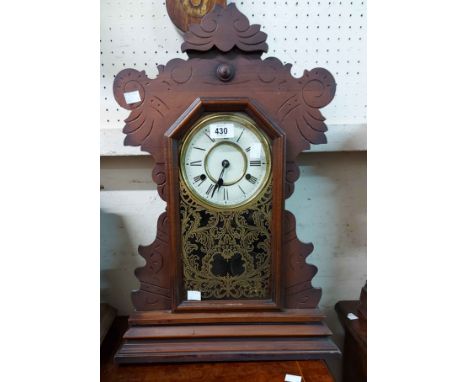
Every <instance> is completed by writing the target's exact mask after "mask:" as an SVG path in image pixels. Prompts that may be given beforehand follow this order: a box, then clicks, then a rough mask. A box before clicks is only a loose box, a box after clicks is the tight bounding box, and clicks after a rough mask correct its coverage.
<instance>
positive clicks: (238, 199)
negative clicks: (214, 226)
mask: <svg viewBox="0 0 468 382" xmlns="http://www.w3.org/2000/svg"><path fill="white" fill-rule="evenodd" d="M180 168H181V173H182V179H183V181H184V182H185V184H186V185H187V186H188V189H189V190H190V192H191V193H192V194H193V196H194V197H195V198H196V199H197V200H198V201H199V202H201V203H202V204H205V205H208V206H214V207H217V208H221V209H229V208H234V207H240V206H242V205H244V204H247V203H249V202H251V201H253V200H255V198H256V197H257V196H258V195H259V193H260V192H261V191H262V189H263V188H264V187H265V185H266V184H267V181H268V179H269V177H270V169H271V154H270V144H269V141H268V138H267V137H266V136H265V135H264V134H263V132H261V130H260V129H259V128H258V127H257V126H256V125H255V123H254V122H253V121H252V120H251V119H250V118H248V117H247V116H243V115H238V114H235V115H234V114H213V115H210V116H208V117H205V118H203V119H202V120H200V121H199V122H198V123H197V124H196V125H195V126H194V127H193V129H192V131H191V132H190V134H189V135H188V136H187V137H186V138H185V140H184V143H183V145H182V150H181V156H180Z"/></svg>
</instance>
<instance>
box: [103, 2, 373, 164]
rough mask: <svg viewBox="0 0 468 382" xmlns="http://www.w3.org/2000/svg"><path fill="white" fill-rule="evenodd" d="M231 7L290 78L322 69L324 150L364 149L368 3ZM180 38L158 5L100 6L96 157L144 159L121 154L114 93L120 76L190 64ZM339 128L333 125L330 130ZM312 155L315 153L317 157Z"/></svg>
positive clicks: (121, 115) (120, 120)
mask: <svg viewBox="0 0 468 382" xmlns="http://www.w3.org/2000/svg"><path fill="white" fill-rule="evenodd" d="M231 2H235V3H236V5H237V7H238V8H239V10H240V11H241V12H242V13H244V14H245V15H246V16H247V17H248V18H249V20H250V23H251V24H260V25H261V26H262V30H263V31H264V32H266V33H267V35H268V39H267V43H268V46H269V50H268V53H265V54H264V55H263V56H262V58H266V57H268V56H276V57H278V58H279V59H280V60H282V61H283V62H284V63H292V64H293V68H292V74H293V75H294V76H296V77H300V76H301V75H302V73H303V71H304V70H305V69H312V68H314V67H324V68H326V69H328V70H329V71H330V72H332V73H333V75H334V77H335V80H336V82H337V91H336V96H335V98H334V100H333V101H332V103H331V104H330V105H328V106H327V107H325V108H323V109H322V111H323V114H324V115H325V117H326V118H327V124H328V125H329V128H330V131H329V133H328V134H327V135H328V141H329V144H328V145H320V146H316V147H325V149H327V150H364V149H365V146H366V143H365V139H366V132H365V129H366V107H367V105H366V103H367V101H366V30H367V28H366V2H365V1H304V0H301V1H271V0H270V1H259V0H253V1H228V3H231ZM182 41H183V40H182V35H181V33H180V32H179V31H178V30H177V29H176V27H175V26H174V25H173V24H172V22H171V19H170V18H169V16H168V15H167V12H166V5H165V2H163V1H149V0H140V1H136V0H120V1H115V0H113V1H109V0H101V155H132V154H142V153H141V152H140V151H139V150H138V149H135V148H124V147H123V145H122V142H123V134H122V133H121V130H122V128H123V125H124V119H125V118H126V117H127V115H128V111H127V110H125V109H121V108H120V107H119V105H118V104H117V103H116V102H115V100H114V97H113V93H112V84H113V81H114V76H115V75H116V74H117V73H118V72H119V71H120V70H122V69H125V68H135V69H137V70H145V71H146V73H147V74H148V76H149V77H150V78H154V77H155V76H156V75H157V73H158V71H157V68H156V67H157V65H159V64H165V63H166V62H167V61H169V60H170V59H172V58H176V57H180V58H187V56H186V54H185V53H182V52H181V51H180V45H181V44H182ZM335 125H336V126H335ZM315 151H316V150H315Z"/></svg>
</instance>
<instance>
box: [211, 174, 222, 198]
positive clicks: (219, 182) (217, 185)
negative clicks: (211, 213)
mask: <svg viewBox="0 0 468 382" xmlns="http://www.w3.org/2000/svg"><path fill="white" fill-rule="evenodd" d="M222 185H223V178H219V179H218V181H217V182H216V184H215V186H214V188H213V192H212V193H211V197H213V196H214V193H215V192H216V190H217V189H218V188H220V187H222Z"/></svg>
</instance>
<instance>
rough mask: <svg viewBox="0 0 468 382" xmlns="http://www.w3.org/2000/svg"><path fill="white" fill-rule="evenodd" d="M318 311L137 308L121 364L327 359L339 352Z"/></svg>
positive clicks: (121, 351)
mask: <svg viewBox="0 0 468 382" xmlns="http://www.w3.org/2000/svg"><path fill="white" fill-rule="evenodd" d="M322 319H323V315H322V314H321V313H320V312H319V311H318V310H316V309H309V310H304V309H301V310H286V311H283V312H261V313H246V312H244V313H242V312H241V313H203V314H197V313H171V312H162V311H160V312H138V313H135V314H134V315H132V316H131V317H130V319H129V324H130V327H129V329H128V330H127V332H126V333H125V335H124V343H123V345H122V347H121V348H120V349H119V351H118V352H117V354H116V356H115V360H116V362H118V363H122V364H123V363H149V362H157V363H167V362H217V361H260V360H261V361H265V360H305V359H326V358H328V357H331V356H336V355H339V354H340V352H339V350H338V348H337V347H336V345H335V344H334V343H333V342H332V341H331V339H330V335H331V332H330V330H329V329H328V327H327V326H326V325H325V324H324V323H323V322H321V320H322Z"/></svg>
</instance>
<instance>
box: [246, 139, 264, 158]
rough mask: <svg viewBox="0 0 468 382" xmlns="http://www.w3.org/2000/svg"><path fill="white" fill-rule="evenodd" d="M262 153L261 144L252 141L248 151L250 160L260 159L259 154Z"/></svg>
mask: <svg viewBox="0 0 468 382" xmlns="http://www.w3.org/2000/svg"><path fill="white" fill-rule="evenodd" d="M261 155H262V145H261V143H258V142H256V143H252V146H250V151H249V156H250V160H258V159H260V156H261Z"/></svg>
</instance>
